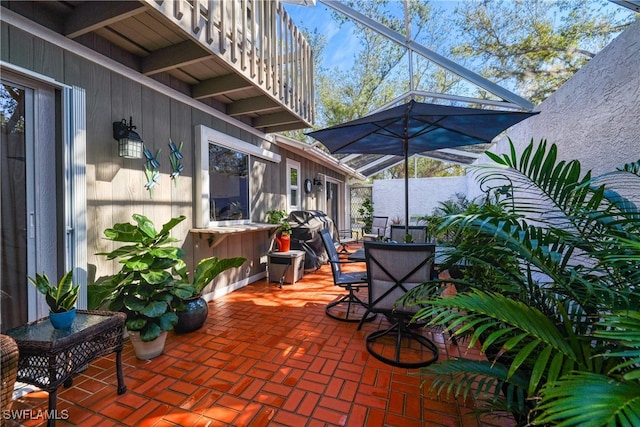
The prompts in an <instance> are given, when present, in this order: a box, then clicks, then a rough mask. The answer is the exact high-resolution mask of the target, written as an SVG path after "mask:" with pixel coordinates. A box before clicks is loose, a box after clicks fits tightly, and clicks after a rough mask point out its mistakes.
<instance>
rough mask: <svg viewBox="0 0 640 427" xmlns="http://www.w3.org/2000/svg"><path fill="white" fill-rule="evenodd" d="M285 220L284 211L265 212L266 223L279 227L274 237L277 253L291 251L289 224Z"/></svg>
mask: <svg viewBox="0 0 640 427" xmlns="http://www.w3.org/2000/svg"><path fill="white" fill-rule="evenodd" d="M287 218H288V215H287V212H286V211H278V210H273V211H268V212H267V222H268V223H269V224H278V225H279V227H278V229H277V230H276V233H275V235H274V238H275V241H276V243H277V244H278V252H289V251H290V250H291V224H289V221H288V219H287Z"/></svg>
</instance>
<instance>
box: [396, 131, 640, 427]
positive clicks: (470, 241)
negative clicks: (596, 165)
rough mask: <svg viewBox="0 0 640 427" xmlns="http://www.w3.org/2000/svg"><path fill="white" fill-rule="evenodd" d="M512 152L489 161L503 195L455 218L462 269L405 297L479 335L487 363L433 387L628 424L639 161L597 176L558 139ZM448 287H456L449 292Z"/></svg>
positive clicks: (639, 352)
mask: <svg viewBox="0 0 640 427" xmlns="http://www.w3.org/2000/svg"><path fill="white" fill-rule="evenodd" d="M510 148H511V150H510V151H508V152H507V154H503V155H502V156H498V155H495V154H490V157H491V158H492V160H494V162H495V163H496V164H497V166H498V167H490V165H485V166H482V167H481V169H480V173H479V175H478V179H479V180H480V183H481V185H482V184H484V188H487V189H490V190H493V191H494V192H492V194H489V197H487V200H486V202H485V203H483V204H482V205H478V206H471V205H470V206H468V207H467V209H466V210H465V212H464V213H461V214H454V215H451V216H448V217H446V218H445V220H444V223H443V226H442V228H443V229H444V230H446V231H451V232H452V235H453V239H454V240H455V241H456V244H455V245H454V247H453V248H452V250H451V252H450V255H449V257H450V259H451V261H455V260H456V259H457V260H461V259H463V260H466V265H465V268H464V271H463V274H462V277H461V278H459V279H455V280H452V279H444V280H440V281H433V282H429V283H425V284H424V285H421V286H418V287H416V288H414V289H413V290H412V291H411V292H410V293H409V294H407V296H406V301H405V302H406V303H410V302H411V301H413V302H422V303H424V305H425V308H424V309H421V310H420V311H419V312H418V314H417V315H416V320H425V321H430V323H431V324H433V325H438V326H443V327H445V328H446V330H447V331H449V332H450V333H452V335H454V336H457V335H467V336H468V337H469V340H468V341H467V345H468V346H469V347H471V346H473V345H475V344H477V343H480V344H481V349H482V350H483V351H484V352H485V354H486V356H487V359H488V360H467V359H465V358H460V359H455V360H448V361H442V362H439V363H437V364H433V365H431V366H429V367H427V368H425V369H424V370H423V372H422V373H424V374H427V375H430V376H432V379H433V380H432V381H431V383H432V389H433V390H436V391H442V392H444V391H445V390H449V391H452V390H455V391H456V393H460V394H462V395H464V396H468V395H469V394H470V393H473V394H474V395H475V397H476V398H478V399H484V400H486V403H487V411H495V412H496V413H499V412H500V411H505V410H506V411H510V412H512V413H513V415H514V417H515V419H516V421H517V422H518V423H519V424H520V425H525V424H526V425H559V424H562V425H566V426H574V425H575V426H577V425H586V424H588V425H594V426H600V425H602V426H604V425H625V424H629V421H628V420H633V419H636V420H637V419H638V418H639V417H640V407H639V406H638V405H637V404H635V401H636V400H637V396H639V395H640V380H639V378H640V369H639V368H638V363H637V361H638V360H640V346H639V345H638V339H637V337H638V336H639V335H638V333H639V331H640V316H639V315H638V307H639V306H640V297H639V295H640V293H639V292H638V284H639V283H640V269H639V268H638V265H640V233H639V232H638V231H639V230H640V210H639V209H638V206H640V203H638V202H639V199H640V198H639V197H638V193H637V191H635V192H633V191H628V190H629V189H637V188H640V161H638V162H635V163H629V164H627V165H624V166H623V167H621V168H619V169H618V170H616V171H611V172H609V173H606V174H603V175H600V176H595V177H594V176H592V175H591V172H590V171H587V172H585V173H583V172H582V170H581V165H580V163H579V162H578V161H577V160H573V161H565V160H559V159H560V156H559V155H558V149H557V147H556V146H555V145H551V146H547V144H546V141H542V142H541V143H540V144H539V145H538V146H537V147H536V146H535V145H534V143H533V141H532V142H531V144H529V145H528V146H527V147H526V148H525V150H524V151H523V153H522V155H520V156H518V155H517V154H516V150H515V148H514V146H513V144H512V145H511V147H510ZM505 183H506V184H509V183H516V184H518V185H515V184H513V185H511V186H508V187H505V185H506V184H505ZM496 195H498V196H499V197H497V198H496ZM489 201H491V203H488V202H489ZM446 283H454V284H455V285H456V287H457V288H458V289H457V290H458V292H457V294H456V295H455V296H452V297H451V296H450V297H446V298H445V297H442V296H441V294H440V292H441V290H442V288H443V286H442V285H444V284H446ZM478 384H482V386H478ZM501 391H502V392H503V396H501V395H500V394H501V393H500V392H501ZM585 402H587V403H586V404H585ZM585 405H586V406H585ZM587 406H588V407H589V408H597V409H594V410H589V411H586V412H585V411H584V408H585V407H587ZM631 424H633V422H631Z"/></svg>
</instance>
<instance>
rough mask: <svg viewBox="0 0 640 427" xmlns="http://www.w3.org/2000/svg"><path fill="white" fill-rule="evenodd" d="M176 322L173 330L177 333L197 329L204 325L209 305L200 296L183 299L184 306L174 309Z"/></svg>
mask: <svg viewBox="0 0 640 427" xmlns="http://www.w3.org/2000/svg"><path fill="white" fill-rule="evenodd" d="M176 314H177V315H178V323H177V324H176V326H175V328H174V330H175V331H176V332H177V333H179V334H184V333H187V332H191V331H195V330H198V329H200V328H201V327H202V325H204V322H205V320H207V315H208V314H209V306H208V305H207V302H206V301H205V300H204V298H202V297H194V298H188V299H185V300H184V307H183V308H182V309H181V310H176Z"/></svg>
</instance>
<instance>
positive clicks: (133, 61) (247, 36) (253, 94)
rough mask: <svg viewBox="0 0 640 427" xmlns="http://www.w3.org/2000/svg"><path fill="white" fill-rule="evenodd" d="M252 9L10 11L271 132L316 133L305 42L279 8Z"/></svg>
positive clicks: (93, 5)
mask: <svg viewBox="0 0 640 427" xmlns="http://www.w3.org/2000/svg"><path fill="white" fill-rule="evenodd" d="M253 3H254V4H255V6H254V7H255V9H256V10H250V8H251V4H252V3H249V2H247V1H246V0H239V1H233V2H219V1H213V2H209V1H190V2H187V1H184V0H179V1H155V0H149V1H143V0H141V1H124V2H122V1H120V2H100V1H98V2H94V1H49V2H9V3H6V2H3V6H6V7H8V8H10V9H11V10H13V11H15V12H17V13H19V14H22V15H24V16H26V17H27V18H29V19H31V20H33V21H35V22H37V23H39V24H41V25H44V26H45V27H47V28H50V29H52V30H54V31H56V32H58V33H60V34H63V35H64V36H66V37H68V38H70V39H73V40H75V41H77V42H78V43H81V44H82V45H84V46H87V47H89V48H91V49H93V50H95V51H97V52H99V53H101V54H103V55H106V56H108V57H110V58H112V59H114V60H116V61H118V62H120V63H122V64H124V65H126V66H128V67H129V68H131V69H132V70H133V71H136V72H139V73H142V74H144V75H147V76H149V77H151V78H153V79H155V80H157V81H159V82H161V83H163V84H166V85H167V86H169V87H171V88H173V89H176V90H178V91H180V92H183V93H185V94H187V95H189V96H191V97H193V98H194V99H197V100H199V101H200V102H202V103H204V104H206V105H209V106H211V107H214V108H216V109H218V110H220V111H222V112H224V113H226V114H227V115H229V116H232V117H234V118H236V119H238V120H240V121H242V122H244V123H246V124H248V125H250V126H252V127H254V128H256V129H258V130H261V131H263V132H265V133H268V132H279V131H284V130H293V129H301V128H307V127H310V126H311V122H312V121H313V91H312V77H311V75H312V71H311V64H312V61H311V52H310V49H309V48H308V45H307V43H306V40H304V38H303V37H302V36H301V34H300V33H299V31H298V30H297V28H295V26H293V25H292V23H291V21H290V20H289V18H288V16H287V14H286V12H285V11H284V9H282V8H281V6H279V5H278V4H277V3H276V2H266V1H265V2H253ZM196 9H199V14H198V19H194V18H193V15H192V11H193V10H196ZM209 9H211V10H209ZM251 17H253V19H251ZM262 22H270V23H271V24H270V25H261V23H262ZM252 40H255V41H256V42H255V43H253V42H252Z"/></svg>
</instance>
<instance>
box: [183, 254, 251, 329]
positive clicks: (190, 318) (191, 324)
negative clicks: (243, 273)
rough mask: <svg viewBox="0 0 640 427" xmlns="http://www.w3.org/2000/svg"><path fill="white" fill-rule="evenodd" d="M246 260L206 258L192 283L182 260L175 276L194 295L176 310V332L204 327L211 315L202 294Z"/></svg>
mask: <svg viewBox="0 0 640 427" xmlns="http://www.w3.org/2000/svg"><path fill="white" fill-rule="evenodd" d="M246 260H247V259H246V258H243V257H233V258H216V257H211V258H204V259H202V260H200V262H198V265H197V266H196V270H195V271H194V273H193V277H192V278H191V281H190V280H189V277H188V273H187V265H186V264H185V262H184V261H182V260H181V261H180V262H179V263H178V264H177V265H176V266H175V267H174V269H173V270H174V274H175V275H177V276H179V277H180V281H181V282H182V283H186V284H188V285H190V286H191V287H192V288H193V293H192V295H191V296H190V297H187V298H184V299H183V304H182V306H181V307H178V308H177V309H176V314H177V315H178V323H177V324H176V326H175V328H174V330H175V332H177V333H186V332H191V331H195V330H197V329H200V328H201V327H202V325H203V324H204V322H205V320H207V314H208V313H209V307H208V306H207V301H205V299H204V298H203V297H202V292H203V291H204V289H205V288H206V287H207V285H208V284H209V283H211V282H212V281H213V279H215V278H216V277H218V275H219V274H220V273H222V272H223V271H225V270H228V269H230V268H236V267H240V266H241V265H242V264H243V263H244V262H245V261H246Z"/></svg>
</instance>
